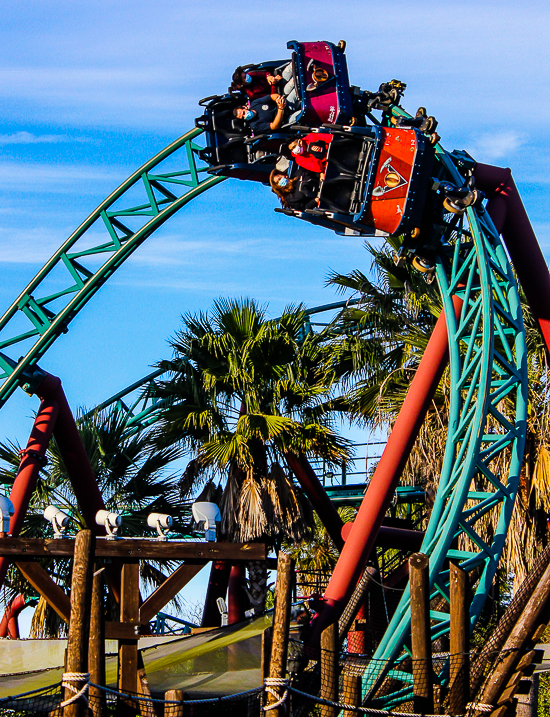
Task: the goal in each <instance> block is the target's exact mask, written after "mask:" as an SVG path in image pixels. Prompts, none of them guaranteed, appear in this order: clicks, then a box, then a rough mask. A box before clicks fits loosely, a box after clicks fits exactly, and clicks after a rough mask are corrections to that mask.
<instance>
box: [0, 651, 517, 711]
mask: <svg viewBox="0 0 550 717" xmlns="http://www.w3.org/2000/svg"><path fill="white" fill-rule="evenodd" d="M507 654H508V653H506V654H505V653H503V652H502V651H500V652H498V653H493V655H492V656H491V658H492V659H491V660H490V661H491V663H492V664H493V665H494V664H496V663H497V662H498V661H499V660H502V659H504V658H505V657H506V655H507ZM474 657H475V655H474V653H464V654H459V655H450V654H449V653H439V654H437V655H433V656H432V657H431V658H430V659H427V660H412V659H411V658H410V657H407V656H404V657H403V658H402V659H401V661H399V662H397V663H392V664H391V665H390V664H389V663H385V662H383V661H381V660H373V658H372V657H371V656H369V655H366V654H359V653H350V652H340V651H331V650H326V649H324V650H319V649H317V650H315V652H314V653H311V651H309V650H308V648H306V647H305V646H304V645H303V643H301V642H297V641H294V640H291V641H290V643H289V663H288V667H289V677H288V678H266V679H265V681H264V684H263V686H261V687H257V688H255V689H252V690H247V691H245V692H239V693H237V694H232V695H227V696H223V697H210V698H205V699H191V698H190V697H189V695H187V694H186V693H183V696H184V699H183V700H179V701H178V700H167V699H165V695H158V696H157V695H153V696H147V695H144V694H133V693H128V692H125V693H122V692H120V691H118V690H116V689H111V688H108V687H100V686H99V685H96V684H94V683H93V682H89V681H88V679H89V678H88V675H87V673H83V674H78V675H73V674H70V675H64V679H63V681H62V682H60V683H57V684H54V685H51V686H49V687H47V688H44V689H41V690H35V691H32V692H26V693H23V694H19V695H14V696H12V697H3V698H0V717H3V716H4V715H21V716H23V715H48V716H49V717H62V715H63V705H64V704H69V703H70V702H71V701H73V700H82V701H83V702H84V703H87V706H88V710H89V711H88V714H89V715H103V717H107V716H110V715H118V714H123V715H125V716H127V717H133V715H140V717H144V716H145V717H183V715H185V716H186V717H211V715H212V714H213V710H215V715H216V717H261V715H264V714H265V715H268V717H269V715H270V710H273V709H275V708H279V710H280V712H279V714H285V715H292V717H318V715H319V709H321V714H326V715H331V714H332V715H334V717H336V714H338V713H339V712H344V713H348V714H347V715H344V717H351V713H357V714H365V715H389V716H390V717H415V716H416V715H418V714H420V713H421V714H422V715H423V716H424V717H429V715H431V714H438V715H439V716H440V717H441V716H446V715H449V714H454V715H455V717H456V715H473V714H479V713H484V712H485V713H489V712H492V711H493V710H494V709H495V707H494V706H493V705H486V704H479V703H477V702H476V700H475V695H472V697H470V692H469V684H470V680H469V671H470V670H469V665H470V664H471V663H472V662H473V661H474V660H473V658H474ZM369 675H374V676H376V678H377V681H376V686H375V688H374V689H371V690H370V691H369ZM373 684H374V681H373ZM68 686H72V689H71V688H70V687H68ZM457 695H458V697H459V700H461V703H462V704H463V709H462V710H457V709H456V704H457V703H456V702H455V703H454V704H453V699H455V700H456V699H457ZM423 697H425V698H426V699H427V701H426V702H424V704H423V707H426V708H425V709H424V708H419V701H418V700H419V698H420V701H421V702H420V704H422V699H423ZM459 703H460V702H459ZM324 708H329V709H328V711H326V710H325V709H324ZM330 708H333V710H332V711H331V709H330ZM334 710H336V711H334ZM272 714H273V713H272Z"/></svg>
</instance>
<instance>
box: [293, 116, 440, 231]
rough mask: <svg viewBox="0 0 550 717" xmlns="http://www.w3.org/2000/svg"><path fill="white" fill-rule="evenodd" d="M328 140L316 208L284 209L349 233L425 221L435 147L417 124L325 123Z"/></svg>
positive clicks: (399, 228)
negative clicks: (413, 126) (343, 125)
mask: <svg viewBox="0 0 550 717" xmlns="http://www.w3.org/2000/svg"><path fill="white" fill-rule="evenodd" d="M322 131H323V132H329V133H331V134H332V135H333V139H332V141H331V142H330V144H329V149H328V154H327V168H326V172H325V178H324V180H323V181H322V182H321V184H320V189H319V192H318V195H317V200H318V206H317V208H316V209H309V210H304V211H303V212H296V211H293V212H291V211H289V210H283V211H284V213H286V214H290V213H292V214H294V215H295V216H299V217H300V218H301V219H305V220H307V221H310V222H311V223H313V224H322V225H323V226H326V227H329V228H331V229H334V230H336V231H339V232H342V231H344V233H353V234H355V233H359V234H364V235H372V234H391V235H395V234H405V233H408V232H411V231H414V229H415V228H416V227H418V226H419V225H420V224H421V223H422V215H423V212H424V207H425V203H426V196H427V192H428V189H429V187H430V184H431V173H432V164H433V157H434V150H433V147H432V145H431V144H430V142H429V140H428V138H427V137H426V136H425V135H424V134H423V133H422V132H420V131H418V130H416V129H405V128H394V127H380V126H370V127H346V128H342V129H337V128H332V129H331V128H330V127H324V128H323V130H322Z"/></svg>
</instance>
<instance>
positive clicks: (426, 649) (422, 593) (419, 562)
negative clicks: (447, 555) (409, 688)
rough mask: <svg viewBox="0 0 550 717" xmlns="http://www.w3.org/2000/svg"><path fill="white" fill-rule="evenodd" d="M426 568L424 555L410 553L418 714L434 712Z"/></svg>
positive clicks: (415, 697)
mask: <svg viewBox="0 0 550 717" xmlns="http://www.w3.org/2000/svg"><path fill="white" fill-rule="evenodd" d="M428 568H429V563H428V557H427V556H426V555H424V554H423V553H413V554H412V555H411V556H410V558H409V572H410V586H411V647H412V660H413V692H414V711H415V712H418V713H421V714H433V711H434V699H433V683H432V643H431V641H430V587H429V577H428Z"/></svg>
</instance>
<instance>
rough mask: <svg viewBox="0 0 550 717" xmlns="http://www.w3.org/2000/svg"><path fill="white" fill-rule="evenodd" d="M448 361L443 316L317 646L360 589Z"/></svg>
mask: <svg viewBox="0 0 550 717" xmlns="http://www.w3.org/2000/svg"><path fill="white" fill-rule="evenodd" d="M453 302H454V306H455V311H456V312H458V311H459V310H460V307H461V306H462V301H461V299H459V298H458V297H454V298H453ZM447 361H448V339H447V324H446V321H445V315H444V314H443V313H442V314H441V316H440V317H439V319H438V320H437V323H436V325H435V328H434V330H433V333H432V335H431V337H430V340H429V342H428V345H427V347H426V351H425V352H424V355H423V356H422V359H421V361H420V364H419V365H418V369H417V371H416V374H415V376H414V378H413V380H412V382H411V386H410V388H409V392H408V393H407V396H406V398H405V401H404V402H403V406H402V408H401V411H400V413H399V416H398V417H397V420H396V422H395V424H394V427H393V430H392V432H391V434H390V437H389V439H388V442H387V444H386V448H385V449H384V453H383V454H382V457H381V459H380V461H379V463H378V466H377V468H376V471H375V472H374V475H373V477H372V479H371V482H370V485H369V487H368V490H367V492H366V494H365V497H364V499H363V502H362V503H361V507H360V508H359V512H358V513H357V517H356V518H355V522H354V523H353V526H352V528H351V530H350V533H349V536H348V538H347V540H346V543H345V545H344V548H343V550H342V553H341V554H340V558H339V560H338V562H337V564H336V567H335V569H334V572H333V574H332V577H331V579H330V582H329V584H328V587H327V590H326V592H325V596H324V603H325V604H324V608H323V611H322V612H321V614H320V615H319V617H318V618H317V620H316V621H315V624H314V629H313V632H312V637H311V639H312V641H313V642H316V641H317V640H318V639H319V637H320V633H321V631H322V630H323V629H324V628H325V627H326V626H327V625H329V624H330V623H332V622H334V621H335V620H337V619H338V617H339V616H340V613H341V612H342V610H343V609H344V606H345V605H346V603H347V602H348V600H349V598H350V596H351V593H352V591H353V588H354V587H355V585H356V584H357V581H358V579H359V576H360V574H361V571H362V570H363V568H364V567H365V564H366V562H367V559H368V556H369V553H370V551H371V549H372V547H373V545H374V543H375V541H376V536H377V534H378V530H379V528H380V526H381V524H382V520H383V518H384V515H385V514H386V511H387V509H388V508H389V505H390V502H391V499H392V496H393V494H394V491H395V488H396V486H397V482H398V480H399V478H400V476H401V473H402V472H403V468H404V467H405V463H406V462H407V459H408V457H409V454H410V452H411V449H412V447H413V445H414V442H415V440H416V438H417V436H418V433H419V431H420V428H421V426H422V423H423V421H424V418H425V416H426V412H427V410H428V407H429V405H430V403H431V401H432V399H433V396H434V394H435V391H436V389H437V386H438V384H439V381H440V379H441V376H442V374H443V371H444V369H445V366H446V365H447Z"/></svg>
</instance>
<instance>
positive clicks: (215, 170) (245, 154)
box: [195, 41, 353, 183]
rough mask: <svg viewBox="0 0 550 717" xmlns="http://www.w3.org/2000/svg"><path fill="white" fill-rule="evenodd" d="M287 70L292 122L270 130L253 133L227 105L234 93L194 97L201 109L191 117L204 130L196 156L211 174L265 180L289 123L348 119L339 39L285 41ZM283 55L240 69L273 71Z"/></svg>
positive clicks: (237, 100) (237, 99)
mask: <svg viewBox="0 0 550 717" xmlns="http://www.w3.org/2000/svg"><path fill="white" fill-rule="evenodd" d="M287 47H288V48H290V49H292V50H293V53H292V59H291V62H292V74H293V79H294V86H295V88H296V92H297V94H298V98H299V101H300V105H301V109H300V110H299V112H298V114H296V113H294V114H295V116H294V118H293V120H294V121H293V123H292V124H287V125H284V126H283V127H282V128H281V131H280V132H279V133H278V134H276V135H269V136H265V135H259V136H253V133H252V131H251V129H250V127H249V126H248V125H247V124H246V122H243V121H242V120H239V119H236V118H235V117H234V116H233V109H234V108H235V107H236V106H238V105H239V104H241V103H242V102H243V101H244V99H243V96H242V95H241V94H240V93H238V92H237V93H234V92H233V93H229V94H226V95H214V96H212V97H207V98H205V99H203V100H201V101H200V102H199V104H200V105H201V106H202V107H204V114H203V115H202V116H201V117H198V118H197V119H196V120H195V124H196V126H197V127H199V128H201V129H203V130H204V131H205V134H206V143H207V146H206V147H205V149H203V150H201V151H200V152H199V156H200V157H201V159H202V160H203V161H205V162H207V163H208V164H209V165H210V167H211V169H210V172H211V173H212V174H223V175H224V176H226V177H236V178H237V179H248V180H252V181H259V182H263V183H267V181H268V178H269V173H270V171H271V170H272V169H273V168H274V166H275V162H276V157H277V154H278V153H279V152H280V147H281V144H282V143H283V142H284V141H285V140H288V138H289V134H290V133H292V132H293V124H295V123H301V124H305V125H309V126H319V125H321V124H323V123H325V124H329V125H333V124H335V123H338V122H341V123H346V122H349V121H351V118H352V115H353V105H352V95H351V92H350V85H349V78H348V70H347V64H346V57H345V55H344V46H343V43H339V45H334V44H332V43H330V42H303V43H300V42H295V41H292V42H289V43H288V44H287ZM288 63H289V61H288V60H274V61H269V62H263V63H261V64H258V65H247V66H245V67H244V69H245V70H269V72H271V73H272V74H277V72H278V71H279V70H282V68H284V67H286V66H287V65H288Z"/></svg>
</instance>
